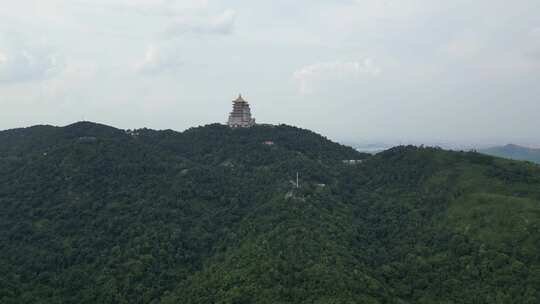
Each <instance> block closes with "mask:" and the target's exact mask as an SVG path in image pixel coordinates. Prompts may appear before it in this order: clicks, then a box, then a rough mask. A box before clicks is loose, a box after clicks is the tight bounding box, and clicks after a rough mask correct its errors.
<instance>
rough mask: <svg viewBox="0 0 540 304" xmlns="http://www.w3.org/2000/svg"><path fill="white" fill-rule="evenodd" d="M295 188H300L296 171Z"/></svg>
mask: <svg viewBox="0 0 540 304" xmlns="http://www.w3.org/2000/svg"><path fill="white" fill-rule="evenodd" d="M296 188H300V185H299V184H298V171H296Z"/></svg>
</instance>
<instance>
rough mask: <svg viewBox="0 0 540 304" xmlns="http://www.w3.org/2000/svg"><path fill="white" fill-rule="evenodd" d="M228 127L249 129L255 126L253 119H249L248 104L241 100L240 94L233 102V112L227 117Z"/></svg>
mask: <svg viewBox="0 0 540 304" xmlns="http://www.w3.org/2000/svg"><path fill="white" fill-rule="evenodd" d="M228 124H229V127H231V128H249V127H252V126H254V125H255V118H252V117H251V110H250V108H249V103H248V102H247V101H245V100H244V98H242V94H240V95H238V98H237V99H236V100H233V110H232V112H231V114H230V115H229V122H228Z"/></svg>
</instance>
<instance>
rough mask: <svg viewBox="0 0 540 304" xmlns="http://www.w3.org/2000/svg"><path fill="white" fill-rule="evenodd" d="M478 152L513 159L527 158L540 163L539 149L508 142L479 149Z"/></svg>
mask: <svg viewBox="0 0 540 304" xmlns="http://www.w3.org/2000/svg"><path fill="white" fill-rule="evenodd" d="M480 152H481V153H484V154H488V155H493V156H498V157H504V158H510V159H515V160H527V161H530V162H534V163H537V164H540V149H532V148H527V147H522V146H518V145H513V144H509V145H506V146H499V147H492V148H486V149H481V150H480Z"/></svg>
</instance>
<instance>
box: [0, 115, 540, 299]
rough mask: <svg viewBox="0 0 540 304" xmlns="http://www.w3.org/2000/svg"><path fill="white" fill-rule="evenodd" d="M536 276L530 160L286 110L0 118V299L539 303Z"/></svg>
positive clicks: (537, 208) (539, 265) (536, 219)
mask: <svg viewBox="0 0 540 304" xmlns="http://www.w3.org/2000/svg"><path fill="white" fill-rule="evenodd" d="M344 160H356V161H352V162H351V161H344ZM297 172H298V173H299V176H300V187H299V188H297V187H296V183H295V182H296V173H297ZM539 286H540V168H539V167H538V166H536V165H533V164H530V163H525V162H516V161H511V160H506V159H501V158H495V157H491V156H487V155H483V154H480V153H474V152H451V151H445V150H442V149H436V148H419V147H413V146H399V147H395V148H392V149H389V150H386V151H383V152H381V153H378V154H376V155H369V154H364V153H359V152H357V151H355V150H354V149H352V148H350V147H346V146H342V145H340V144H337V143H334V142H331V141H330V140H328V139H326V138H324V137H323V136H321V135H318V134H316V133H313V132H311V131H309V130H304V129H299V128H295V127H291V126H286V125H280V126H255V127H252V128H248V129H230V128H228V127H226V126H223V125H218V124H213V125H208V126H203V127H197V128H192V129H189V130H186V131H184V132H175V131H171V130H165V131H155V130H149V129H139V130H119V129H116V128H112V127H109V126H104V125H99V124H94V123H90V122H83V123H76V124H73V125H70V126H66V127H51V126H36V127H30V128H25V129H16V130H8V131H3V132H0V303H2V304H15V303H16V304H19V303H111V304H112V303H135V304H138V303H141V304H142V303H150V304H156V303H163V304H168V303H185V304H195V303H197V304H199V303H200V304H203V303H204V304H206V303H222V304H247V303H286V304H293V303H294V304H297V303H300V304H303V303H305V304H307V303H321V304H322V303H372V304H383V303H384V304H406V303H410V304H412V303H455V304H458V303H463V304H465V303H539V302H540V288H539Z"/></svg>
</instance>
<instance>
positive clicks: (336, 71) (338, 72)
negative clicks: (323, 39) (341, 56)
mask: <svg viewBox="0 0 540 304" xmlns="http://www.w3.org/2000/svg"><path fill="white" fill-rule="evenodd" d="M380 73H381V68H379V67H378V66H376V65H375V64H373V62H372V60H371V59H364V60H362V61H345V62H342V61H333V62H321V63H315V64H311V65H307V66H304V67H302V68H300V69H298V70H296V71H295V72H294V74H293V79H294V80H295V81H296V82H297V83H298V85H299V89H300V93H302V94H307V93H312V92H313V91H314V90H315V87H316V86H318V85H324V83H326V82H329V81H350V80H357V79H359V77H361V76H368V77H375V76H377V75H379V74H380Z"/></svg>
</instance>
